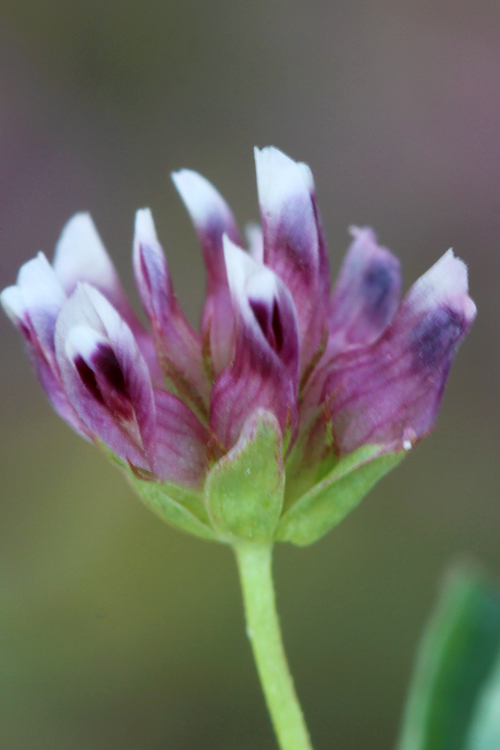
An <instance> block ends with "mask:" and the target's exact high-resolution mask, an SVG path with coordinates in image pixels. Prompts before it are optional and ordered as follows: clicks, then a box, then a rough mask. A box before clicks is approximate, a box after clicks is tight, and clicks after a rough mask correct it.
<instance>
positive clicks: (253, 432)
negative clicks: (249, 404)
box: [205, 409, 285, 542]
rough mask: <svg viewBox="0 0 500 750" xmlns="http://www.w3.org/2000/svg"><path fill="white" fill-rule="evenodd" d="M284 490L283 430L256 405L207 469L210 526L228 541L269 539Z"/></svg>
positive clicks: (269, 414) (206, 487) (271, 416)
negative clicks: (226, 449)
mask: <svg viewBox="0 0 500 750" xmlns="http://www.w3.org/2000/svg"><path fill="white" fill-rule="evenodd" d="M284 489H285V472H284V468H283V447H282V435H281V429H280V426H279V423H278V421H277V419H276V417H275V416H274V415H273V414H271V413H270V412H268V411H266V410H264V409H258V410H256V411H255V412H254V413H253V414H252V415H251V416H250V417H249V419H248V420H247V421H246V423H245V425H244V427H243V430H242V432H241V436H240V438H239V440H238V442H237V443H236V445H235V446H234V447H233V448H232V449H231V450H230V451H229V453H227V454H226V455H225V456H224V457H223V458H221V459H220V460H219V461H218V462H217V463H216V465H215V466H214V467H213V469H212V470H211V471H210V473H209V474H208V477H207V480H206V483H205V502H206V506H207V510H208V513H209V516H210V519H211V521H212V524H213V526H214V528H215V529H216V530H217V532H218V533H219V534H220V535H221V537H223V538H224V539H226V540H227V541H232V540H236V539H247V540H252V541H256V542H266V541H270V540H271V539H272V538H273V534H274V531H275V529H276V525H277V523H278V519H279V517H280V513H281V509H282V507H283V495H284Z"/></svg>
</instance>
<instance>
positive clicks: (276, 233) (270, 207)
mask: <svg viewBox="0 0 500 750" xmlns="http://www.w3.org/2000/svg"><path fill="white" fill-rule="evenodd" d="M255 163H256V170H257V189H258V194H259V203H260V210H261V217H262V230H263V243H264V252H263V255H264V263H265V264H266V266H268V267H269V268H271V269H272V270H273V271H274V272H275V273H276V274H277V275H278V276H279V277H280V278H281V280H282V281H283V282H284V283H285V285H286V286H287V288H288V289H289V290H290V292H291V294H292V297H293V300H294V302H295V307H296V310H297V316H298V326H299V338H300V346H301V368H302V370H304V369H305V367H306V366H307V365H308V364H309V362H310V361H311V359H312V357H313V356H314V354H315V353H316V351H317V349H318V348H319V347H320V345H321V341H322V337H323V334H324V330H325V327H326V320H327V309H328V295H329V284H330V278H329V269H328V256H327V252H326V245H325V241H324V237H323V231H322V228H321V222H320V218H319V215H318V210H317V206H316V198H315V188H314V181H313V178H312V174H311V170H310V169H309V167H307V165H305V164H301V163H298V162H295V161H293V160H292V159H290V158H289V157H288V156H286V155H285V154H284V153H283V152H282V151H279V150H278V149H277V148H272V147H268V148H264V149H262V150H261V151H259V149H255Z"/></svg>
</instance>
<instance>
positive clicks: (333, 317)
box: [327, 227, 401, 355]
mask: <svg viewBox="0 0 500 750" xmlns="http://www.w3.org/2000/svg"><path fill="white" fill-rule="evenodd" d="M350 232H351V235H352V237H353V239H354V241H353V243H352V244H351V247H350V248H349V250H348V252H347V255H346V257H345V260H344V263H343V265H342V269H341V271H340V274H339V278H338V281H337V283H336V285H335V288H334V290H333V294H332V299H331V302H330V313H329V341H328V346H327V348H328V350H329V353H330V355H333V354H336V353H338V352H339V351H341V350H342V349H344V348H346V347H347V346H351V345H353V344H371V343H372V342H373V341H375V340H376V339H377V338H378V337H379V336H380V334H381V333H382V332H383V330H384V329H385V328H386V326H387V325H388V323H389V322H390V320H391V318H392V316H393V315H394V313H395V312H396V310H397V307H398V304H399V294H400V291H401V274H400V264H399V261H398V259H397V258H396V257H395V256H394V255H393V254H392V253H391V252H389V250H387V248H385V247H381V246H380V245H379V244H378V243H377V238H376V235H375V233H374V232H373V230H372V229H370V228H369V227H364V228H362V229H359V228H358V227H351V228H350Z"/></svg>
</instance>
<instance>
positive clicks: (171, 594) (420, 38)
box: [0, 0, 500, 750]
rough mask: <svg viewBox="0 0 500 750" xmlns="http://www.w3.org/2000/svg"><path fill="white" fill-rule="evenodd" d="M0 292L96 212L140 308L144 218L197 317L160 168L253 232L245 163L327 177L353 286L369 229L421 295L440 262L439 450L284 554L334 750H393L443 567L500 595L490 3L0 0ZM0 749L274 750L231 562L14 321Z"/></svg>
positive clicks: (4, 505) (7, 356)
mask: <svg viewBox="0 0 500 750" xmlns="http://www.w3.org/2000/svg"><path fill="white" fill-rule="evenodd" d="M1 10H2V13H1V17H2V23H1V28H0V248H1V251H0V286H2V287H3V286H5V285H7V284H10V283H12V282H13V281H14V279H15V274H16V272H17V269H18V267H19V265H20V264H21V263H22V262H24V261H26V260H27V259H28V258H30V257H32V256H33V255H34V253H35V252H36V251H37V250H39V249H43V250H44V251H45V252H46V253H47V254H48V255H49V256H51V254H52V249H53V247H54V244H55V242H56V240H57V237H58V234H59V232H60V230H61V228H62V226H63V224H64V222H65V221H66V220H67V219H68V218H69V217H70V216H71V214H72V213H74V212H76V211H78V210H82V209H88V210H90V211H91V212H92V214H93V216H94V219H95V221H96V223H97V225H98V227H99V230H100V232H101V234H102V237H103V239H104V241H105V243H106V245H107V247H108V249H109V251H110V253H111V254H112V256H113V258H114V260H115V262H116V264H117V266H118V267H119V269H120V272H121V274H122V278H123V279H124V283H125V286H126V288H127V290H128V291H129V293H130V295H131V296H132V298H133V299H134V301H137V296H136V293H135V291H134V285H133V280H132V273H131V268H130V251H131V242H132V227H133V218H134V211H135V209H136V208H138V207H141V206H145V205H149V206H151V208H152V209H153V212H154V215H155V218H156V222H157V227H158V230H159V233H160V237H161V239H162V242H163V244H164V247H165V250H166V252H167V254H168V259H169V264H170V268H171V272H172V275H173V277H174V281H175V286H176V289H177V291H178V294H179V296H180V298H181V301H182V303H183V304H184V307H185V309H186V311H187V312H188V315H189V317H190V319H191V320H192V321H193V322H194V321H196V320H197V317H198V315H199V311H200V309H201V300H202V295H203V288H204V275H203V269H202V263H201V257H200V253H199V250H198V247H197V243H196V240H195V236H194V233H193V230H192V228H191V226H190V223H189V220H188V217H187V215H186V213H185V211H184V209H183V207H182V205H181V203H180V201H179V199H178V197H177V195H176V193H175V191H174V189H173V187H172V184H171V182H170V180H169V176H168V175H169V171H170V170H173V169H178V168H180V167H191V168H194V169H197V170H199V171H200V172H202V173H203V174H205V175H206V176H207V177H208V178H209V179H210V180H212V181H213V182H214V183H215V185H217V187H218V188H219V189H220V190H221V191H222V193H223V194H224V195H225V196H226V198H227V199H228V201H229V202H230V203H231V205H232V206H233V208H234V210H235V213H236V215H237V217H238V219H239V220H240V223H241V224H242V225H243V224H244V223H245V222H246V221H247V220H249V219H256V218H257V217H258V213H257V201H256V189H255V179H254V169H253V160H252V147H253V146H254V145H259V146H264V145H267V144H272V145H276V146H278V147H280V148H281V149H283V150H284V151H285V152H287V153H288V154H290V156H292V157H294V158H296V159H300V160H303V161H306V162H308V163H309V164H310V166H311V167H312V169H313V171H314V174H315V177H316V182H317V187H318V193H319V201H320V206H321V209H322V212H323V216H324V220H325V224H326V229H327V233H328V236H329V241H330V252H331V260H332V268H333V271H334V272H335V271H336V269H337V268H338V266H339V264H340V259H341V257H342V254H343V252H344V250H345V248H346V246H347V243H348V237H347V234H346V227H347V226H348V225H349V224H350V223H357V224H367V223H369V224H372V225H373V226H374V227H375V228H376V230H377V231H378V233H379V237H380V239H381V241H382V242H383V243H384V244H387V245H388V246H389V247H390V248H391V249H392V250H393V251H394V252H396V253H397V254H398V255H399V256H400V258H401V259H402V261H403V265H404V274H405V284H406V285H407V286H408V285H409V284H410V283H411V282H412V281H413V280H415V279H416V278H417V276H419V275H420V274H421V273H423V272H424V271H425V270H426V269H427V268H428V266H429V265H430V264H432V263H433V262H434V261H435V260H436V259H437V258H438V257H439V255H441V254H442V253H443V252H444V251H445V250H446V249H447V248H448V247H449V246H453V247H454V249H455V251H456V252H457V254H458V255H459V256H461V257H462V258H464V259H465V260H466V262H467V263H468V264H469V267H470V275H471V289H472V295H473V297H474V298H475V300H476V302H477V304H478V308H479V317H478V320H477V323H476V324H475V326H474V329H473V331H472V333H471V335H470V338H469V339H468V340H467V341H466V343H465V344H464V346H463V348H462V350H461V351H460V354H459V356H458V359H457V362H456V365H455V367H454V369H453V372H452V376H451V379H450V383H449V387H448V390H447V394H446V398H445V402H444V406H443V410H442V415H441V419H440V421H439V425H438V429H437V430H436V432H435V433H434V434H433V435H432V436H431V437H430V438H429V439H428V440H427V441H426V442H425V443H424V444H422V445H421V446H420V447H419V448H418V449H417V450H416V451H415V454H414V455H412V456H411V457H410V458H409V459H407V461H406V462H405V463H404V464H403V465H402V466H400V467H399V468H398V469H397V470H396V471H395V472H394V473H393V474H392V475H390V476H389V477H388V478H386V479H385V480H384V481H383V482H382V483H381V484H380V485H379V486H378V487H377V488H376V490H375V491H373V492H372V493H371V495H370V497H369V498H368V499H367V500H366V501H365V502H364V503H363V504H362V505H361V506H360V508H359V509H358V510H356V511H355V512H354V513H353V514H352V515H351V516H350V517H348V518H347V520H346V521H344V522H343V523H342V524H341V526H339V528H338V529H337V530H336V531H335V532H333V533H332V534H330V535H329V536H327V537H326V538H324V539H323V540H322V541H321V542H320V543H318V544H316V545H314V546H312V547H310V548H307V549H300V550H299V549H295V548H292V547H289V546H281V547H280V548H279V549H278V550H277V552H276V562H275V568H276V579H277V588H278V604H279V608H280V611H281V617H282V623H283V628H284V636H285V641H286V645H287V648H288V652H289V655H290V660H291V664H292V668H293V671H294V674H295V679H296V684H297V688H298V691H299V694H300V696H301V699H302V701H303V705H304V709H305V712H306V715H307V718H308V722H309V725H310V729H311V733H312V736H313V739H314V742H315V748H316V750H330V749H331V748H339V750H340V749H341V748H342V750H367V748H370V750H379V748H380V749H382V748H384V749H386V748H391V747H393V746H394V743H395V739H396V735H397V731H398V726H399V721H400V716H401V711H402V706H403V703H404V698H405V692H406V686H407V682H408V679H409V674H410V670H411V665H412V660H413V655H414V650H415V646H416V643H417V640H418V636H419V633H420V632H421V629H422V627H423V624H424V622H425V619H426V616H427V614H428V612H429V611H430V608H431V606H432V603H433V600H434V596H435V591H436V583H437V581H438V579H439V577H440V575H441V572H442V570H443V568H444V567H445V565H446V564H447V562H448V561H449V560H450V559H451V558H453V557H454V556H456V555H457V554H460V553H463V552H467V553H470V554H472V555H473V556H475V557H476V558H478V559H479V560H480V561H482V563H483V564H484V565H486V566H487V567H489V569H490V570H491V571H492V572H493V573H495V574H496V575H497V576H498V577H500V544H499V540H500V492H499V479H500V476H499V472H500V470H499V458H498V450H499V445H500V440H499V438H500V388H499V382H500V340H499V339H500V337H499V330H500V327H499V324H500V295H499V288H500V283H499V282H500V252H499V251H500V97H499V93H498V92H499V90H500V4H499V3H498V0H476V2H474V3H472V2H470V0H453V2H452V0H445V1H444V2H439V3H436V2H434V1H431V0H423V1H422V0H406V2H397V1H396V0H379V1H378V2H374V1H371V0H331V1H328V0H310V1H307V0H287V1H285V0H271V1H269V2H265V0H254V1H253V2H251V3H250V2H248V3H246V2H242V1H241V0H239V1H237V2H234V0H233V2H230V0H214V1H212V2H204V3H203V2H195V1H194V0H183V2H180V1H177V0H176V1H173V0H163V2H161V3H160V2H157V1H156V0H143V2H141V3H138V2H133V1H132V0H121V2H118V0H110V1H108V2H106V1H105V2H103V0H100V2H98V1H97V0H87V1H86V2H71V1H70V2H68V0H36V2H35V1H34V0H17V2H15V3H14V2H13V0H3V2H2V4H1ZM0 336H1V341H2V349H1V351H2V355H1V391H0V424H1V437H0V444H1V450H0V461H1V467H0V482H1V492H0V748H1V750H49V749H50V750H69V749H70V748H71V750H90V748H92V750H114V749H115V748H116V750H164V749H166V748H168V749H169V750H199V749H200V748H204V750H211V749H212V748H214V750H215V749H216V750H257V749H258V750H268V749H269V750H271V749H272V748H274V747H275V745H274V739H273V735H272V731H271V729H270V725H269V722H268V719H267V716H266V713H265V709H264V703H263V699H262V697H261V694H260V688H259V685H258V682H257V677H256V674H255V670H254V666H253V663H252V660H251V655H250V648H249V645H248V643H247V641H246V638H245V633H244V627H243V617H242V607H241V603H240V595H239V590H238V582H237V578H236V571H235V565H234V561H233V560H232V559H231V554H230V552H229V551H228V550H227V549H224V548H223V547H221V546H216V545H211V544H208V543H204V542H201V541H197V540H196V539H191V538H188V537H186V536H183V535H181V534H180V533H177V532H174V531H171V530H170V529H168V528H167V527H164V526H162V524H161V523H160V522H159V521H158V520H157V519H156V518H155V517H153V515H152V514H150V513H149V512H148V511H147V510H146V509H144V508H143V507H142V506H141V505H140V503H139V501H138V500H136V499H135V498H134V497H133V495H132V494H131V492H130V490H129V489H128V487H127V486H126V484H125V482H124V480H123V479H122V478H121V477H120V476H119V474H118V473H117V472H116V471H115V470H114V469H113V468H112V467H111V466H109V465H107V464H106V463H105V461H104V459H103V458H102V457H101V456H100V455H98V454H97V452H96V451H95V450H94V449H93V448H92V447H91V446H89V445H87V444H85V443H84V441H82V440H81V439H79V438H78V437H77V436H76V435H74V434H73V433H72V432H71V431H70V430H69V428H67V427H66V425H65V424H63V423H62V422H61V421H60V420H59V419H58V418H57V417H56V416H55V414H53V413H52V411H51V409H50V407H49V406H48V404H47V402H46V400H45V399H44V396H43V394H42V391H41V389H40V387H39V386H38V384H37V383H36V382H35V379H34V377H33V376H32V374H31V372H30V370H29V367H28V364H27V362H26V360H25V357H24V354H23V351H22V345H21V342H20V340H19V338H18V336H17V334H16V332H15V331H14V330H13V329H12V327H11V326H10V324H9V323H8V321H7V320H6V319H5V318H0Z"/></svg>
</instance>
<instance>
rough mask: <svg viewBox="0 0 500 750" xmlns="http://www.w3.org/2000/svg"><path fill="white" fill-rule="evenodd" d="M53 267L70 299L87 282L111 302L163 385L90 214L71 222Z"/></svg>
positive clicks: (146, 338)
mask: <svg viewBox="0 0 500 750" xmlns="http://www.w3.org/2000/svg"><path fill="white" fill-rule="evenodd" d="M53 267H54V271H55V273H56V276H57V278H58V279H59V281H60V283H61V284H62V286H63V288H64V291H65V292H66V294H67V295H68V296H69V295H71V294H72V293H73V292H74V290H75V288H76V285H77V284H78V283H80V282H83V283H87V284H90V285H91V286H93V287H95V288H96V289H98V290H99V291H100V292H101V294H103V295H104V296H105V297H106V299H107V300H109V302H111V304H112V305H113V307H114V308H115V310H117V311H118V313H119V314H120V316H121V317H122V318H123V319H124V320H125V321H126V323H128V325H129V326H130V328H131V329H132V331H133V333H134V336H135V337H136V340H137V343H138V344H139V348H140V350H141V352H142V355H143V357H144V358H145V359H146V361H147V363H148V365H149V369H150V372H151V375H152V377H153V378H154V380H155V382H156V381H158V382H161V379H162V377H161V372H160V370H159V366H158V362H157V360H156V354H155V350H154V345H153V342H152V340H151V336H150V334H149V333H148V332H147V331H145V329H144V327H143V326H142V325H141V323H140V321H139V319H138V318H137V316H136V314H135V312H134V311H133V309H132V307H131V305H130V303H129V301H128V299H127V296H126V294H125V292H124V290H123V287H122V285H121V283H120V279H119V277H118V274H117V272H116V269H115V267H114V265H113V263H112V261H111V259H110V257H109V255H108V253H107V252H106V248H105V247H104V245H103V242H102V240H101V238H100V236H99V234H98V232H97V229H96V227H95V224H94V222H93V221H92V217H91V216H90V214H88V213H79V214H76V215H75V216H73V218H71V219H70V220H69V221H68V223H67V224H66V226H65V227H64V229H63V231H62V233H61V237H60V238H59V242H58V243H57V245H56V252H55V255H54V261H53Z"/></svg>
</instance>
